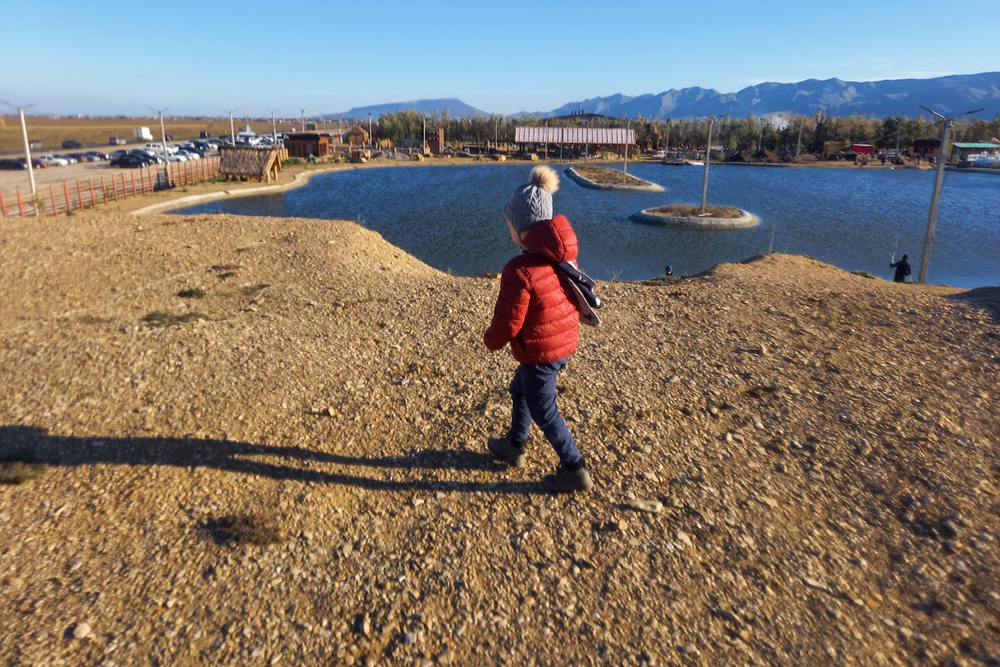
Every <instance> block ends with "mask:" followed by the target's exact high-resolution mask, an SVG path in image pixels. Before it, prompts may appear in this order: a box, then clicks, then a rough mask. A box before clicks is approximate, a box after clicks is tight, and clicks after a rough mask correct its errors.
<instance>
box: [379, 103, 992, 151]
mask: <svg viewBox="0 0 1000 667" xmlns="http://www.w3.org/2000/svg"><path fill="white" fill-rule="evenodd" d="M425 122H426V127H427V129H429V130H430V129H435V128H439V127H443V128H444V130H445V139H446V140H447V141H448V143H450V144H452V145H455V144H479V145H486V144H487V143H490V144H492V143H493V142H494V141H498V142H499V143H500V144H507V143H513V141H514V127H515V126H517V125H522V126H523V125H536V126H538V125H549V126H552V127H560V126H564V127H586V126H588V125H589V124H592V125H593V126H594V127H607V126H608V125H609V124H610V125H612V126H615V127H624V126H626V124H627V125H628V126H629V127H630V128H632V129H634V130H635V133H636V143H637V144H638V145H639V146H644V145H647V144H648V145H649V146H652V147H654V148H664V147H670V148H690V149H697V148H704V145H705V139H706V135H707V133H708V127H707V125H708V121H707V120H706V119H703V118H694V119H690V118H683V119H676V120H675V119H667V120H665V121H661V120H650V119H646V118H642V117H641V116H640V117H639V118H637V119H632V120H630V121H628V120H625V119H607V118H595V119H590V120H588V119H569V120H549V119H545V118H512V117H509V116H475V117H472V118H451V117H450V116H449V114H448V113H447V112H446V113H444V114H443V115H434V116H426V117H425V116H421V115H419V114H417V112H416V111H413V110H410V111H405V112H398V113H392V114H383V115H382V116H381V117H380V118H379V119H378V126H377V128H376V129H375V135H376V137H377V138H380V139H389V140H391V141H393V142H394V143H395V144H397V145H398V144H400V143H401V142H404V141H405V140H413V141H417V142H419V141H421V139H422V136H423V130H424V123H425ZM800 131H801V138H800V134H799V133H800ZM940 132H941V130H940V125H939V124H938V122H937V119H936V118H933V117H926V116H923V115H919V116H916V117H912V118H911V117H908V116H889V117H886V118H882V119H879V118H875V117H874V116H826V115H824V114H822V113H817V114H815V115H813V116H798V115H795V116H788V117H783V118H780V119H779V118H777V117H772V118H770V119H765V118H760V117H755V116H749V117H746V118H721V119H717V120H716V126H715V130H714V134H713V143H716V144H717V145H718V144H721V145H722V146H723V148H724V149H726V150H728V151H734V150H751V151H756V150H757V149H758V148H762V149H766V150H771V151H777V150H794V149H795V146H796V144H798V143H799V142H800V141H801V144H800V145H801V151H802V152H819V151H820V150H822V148H823V142H825V141H850V142H858V143H874V144H875V145H876V146H877V147H879V148H896V147H897V145H898V146H899V148H901V149H903V150H906V148H907V147H908V146H909V145H910V144H911V143H912V142H913V141H914V140H916V139H934V138H937V137H938V136H939V135H940ZM998 136H1000V114H997V115H996V117H994V118H993V119H992V120H983V119H980V118H962V119H960V120H958V121H957V122H956V123H955V125H954V128H953V132H952V140H953V141H989V140H991V139H994V138H996V137H998Z"/></svg>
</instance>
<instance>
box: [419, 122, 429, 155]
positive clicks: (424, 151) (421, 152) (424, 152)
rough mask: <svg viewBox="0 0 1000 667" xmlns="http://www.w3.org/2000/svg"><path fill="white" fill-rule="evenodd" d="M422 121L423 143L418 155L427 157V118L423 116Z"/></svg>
mask: <svg viewBox="0 0 1000 667" xmlns="http://www.w3.org/2000/svg"><path fill="white" fill-rule="evenodd" d="M422 120H423V121H424V143H423V146H422V147H421V149H420V154H421V155H427V116H423V117H422Z"/></svg>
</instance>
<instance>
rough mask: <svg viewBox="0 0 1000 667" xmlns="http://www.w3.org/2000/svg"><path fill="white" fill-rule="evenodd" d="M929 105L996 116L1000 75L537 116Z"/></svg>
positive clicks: (613, 105)
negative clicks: (977, 110)
mask: <svg viewBox="0 0 1000 667" xmlns="http://www.w3.org/2000/svg"><path fill="white" fill-rule="evenodd" d="M921 105H923V106H929V107H932V108H934V109H936V110H937V111H940V112H942V113H945V114H962V113H965V112H966V111H970V110H972V109H977V108H980V107H983V108H984V111H983V112H982V113H980V114H978V115H979V116H980V117H981V118H992V117H993V116H995V115H996V114H998V113H1000V72H984V73H982V74H957V75H952V76H942V77H938V78H936V79H895V80H885V81H842V80H841V79H826V80H824V81H820V80H817V79H808V80H806V81H799V82H798V83H761V84H758V85H756V86H749V87H747V88H744V89H743V90H741V91H739V92H736V93H720V92H718V91H717V90H713V89H711V88H698V87H695V88H682V89H681V90H674V89H671V90H668V91H666V92H663V93H659V94H658V95H653V94H646V95H639V96H638V97H629V96H627V95H621V94H618V95H610V96H608V97H594V98H591V99H587V100H583V101H581V102H570V103H569V104H564V105H563V106H561V107H559V108H557V109H553V110H552V111H550V112H548V113H543V114H539V115H542V116H561V115H564V114H569V113H572V112H574V111H583V112H587V113H600V114H605V115H608V116H622V115H624V116H626V117H629V118H635V117H637V116H638V115H639V114H642V115H643V116H645V117H646V118H660V119H665V118H667V117H673V118H684V117H689V116H695V115H698V114H700V115H708V114H715V115H722V114H730V115H731V116H735V117H743V116H749V115H751V114H753V115H755V116H763V115H766V114H770V113H796V114H806V115H812V114H814V113H816V112H817V111H822V112H824V113H826V114H827V115H829V116H849V115H853V114H863V115H867V114H875V115H876V116H880V117H884V116H892V115H895V114H905V115H908V116H915V115H917V114H919V113H923V112H922V111H921V109H920V106H921Z"/></svg>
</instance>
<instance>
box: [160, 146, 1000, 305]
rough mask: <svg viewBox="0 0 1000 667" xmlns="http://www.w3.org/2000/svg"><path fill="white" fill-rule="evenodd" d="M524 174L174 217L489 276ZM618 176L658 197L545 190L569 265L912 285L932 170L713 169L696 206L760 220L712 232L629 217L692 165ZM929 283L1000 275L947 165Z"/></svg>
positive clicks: (670, 188)
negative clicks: (766, 258)
mask: <svg viewBox="0 0 1000 667" xmlns="http://www.w3.org/2000/svg"><path fill="white" fill-rule="evenodd" d="M609 166H613V167H618V168H620V167H621V164H620V163H618V164H612V165H609ZM530 171H531V165H524V164H511V165H500V164H493V165H475V166H471V165H470V166H467V167H465V166H456V167H424V168H407V167H402V168H384V169H379V168H373V169H357V170H350V171H342V172H336V173H330V174H321V175H317V176H314V177H313V178H312V179H311V180H310V181H309V183H308V184H307V185H305V186H303V187H301V188H298V189H296V190H291V191H288V192H284V193H280V194H274V195H267V196H260V197H245V198H235V199H228V200H224V201H217V202H211V203H206V204H202V205H199V206H194V207H191V208H187V209H183V210H181V211H177V213H214V212H222V211H224V212H227V213H237V214H241V215H262V216H295V217H304V218H326V219H338V220H339V219H346V220H356V221H358V222H360V223H361V224H363V225H365V226H366V227H369V228H371V229H374V230H376V231H378V232H379V233H381V234H382V236H383V237H385V238H386V240H388V241H389V242H390V243H392V244H394V245H396V246H399V247H400V248H403V249H405V250H406V251H408V252H410V253H412V254H413V255H415V256H416V257H419V258H420V259H421V260H423V261H424V262H426V263H428V264H430V265H431V266H434V267H436V268H438V269H442V270H451V271H453V272H455V273H457V274H460V275H469V276H472V275H479V274H481V273H483V272H486V271H499V270H500V269H501V268H502V267H503V265H504V262H506V261H507V259H509V258H510V256H511V255H512V254H513V252H514V248H513V245H512V244H511V241H510V236H509V234H508V232H507V227H506V225H505V224H504V220H503V215H502V214H501V209H502V208H503V205H504V203H506V201H507V199H508V197H509V196H510V194H511V193H512V192H513V190H514V188H515V187H517V186H518V185H521V184H523V183H525V182H526V181H527V178H528V173H529V172H530ZM628 171H629V173H630V174H634V175H636V176H639V177H641V178H645V179H647V180H650V181H653V182H654V183H659V184H660V185H662V186H664V187H665V188H666V192H660V193H642V194H639V193H627V194H626V193H616V192H603V191H598V190H588V189H585V188H582V187H580V186H578V185H576V184H575V183H573V182H572V181H570V180H569V179H568V178H567V177H566V176H565V175H562V178H561V180H562V185H561V188H560V190H559V192H557V193H556V194H555V197H554V200H555V210H556V212H557V213H563V214H565V215H566V216H567V217H568V218H569V220H570V222H571V223H572V224H573V226H574V228H575V229H576V232H577V235H578V236H579V239H580V264H581V266H582V268H583V269H584V270H585V271H587V272H589V273H590V274H591V275H592V276H594V277H595V278H599V279H608V278H613V277H618V278H621V279H625V280H636V279H643V278H649V277H652V276H654V275H657V274H659V273H662V271H663V267H664V265H666V264H671V265H673V267H674V272H675V273H677V274H678V275H682V274H693V273H698V272H700V271H704V270H705V269H708V268H710V267H712V266H714V265H715V264H718V263H719V262H731V261H740V260H744V259H747V258H749V257H753V256H754V255H759V254H761V253H764V252H767V251H768V249H769V248H771V247H772V246H773V249H774V250H775V251H781V252H789V253H795V254H800V255H811V256H813V257H816V258H817V259H820V260H822V261H824V262H828V263H830V264H834V265H836V266H839V267H841V268H843V269H846V270H848V271H855V270H862V271H868V272H869V273H872V274H875V275H878V276H882V277H885V278H891V276H892V271H891V270H890V269H889V260H890V258H891V256H892V255H893V252H894V251H895V257H896V259H899V258H900V256H902V254H903V253H908V254H909V255H910V263H911V264H912V265H913V276H912V278H913V279H914V280H915V279H916V274H917V271H918V267H919V264H920V254H921V250H922V248H923V238H924V230H925V228H926V225H927V211H928V207H929V204H930V197H931V188H932V185H933V180H934V174H933V172H932V171H928V170H923V171H917V170H911V169H898V170H888V169H870V170H865V169H851V168H845V169H822V168H816V169H809V168H801V169H792V168H767V167H741V166H726V165H712V167H711V168H710V172H709V191H708V200H709V203H713V204H725V205H729V206H737V207H739V208H744V209H747V210H748V211H751V212H752V213H755V214H757V215H758V216H759V217H760V219H761V224H760V225H759V226H757V227H755V228H752V229H745V230H725V231H690V230H674V229H668V228H664V227H657V226H650V225H643V224H638V223H634V222H631V221H629V220H628V217H629V216H630V215H631V214H632V213H634V212H636V211H639V210H641V209H644V208H649V207H652V206H659V205H662V204H666V203H688V204H698V203H700V202H701V181H702V175H703V169H701V168H698V167H672V166H670V167H668V166H663V165H659V164H651V163H642V164H630V165H629V168H628ZM897 238H898V243H897ZM928 280H929V282H931V283H935V284H938V283H946V284H949V285H954V286H958V287H978V286H983V285H997V284H998V283H1000V176H997V175H991V174H976V173H957V172H952V171H949V172H947V174H946V177H945V184H944V191H943V193H942V198H941V206H940V209H939V213H938V220H937V227H936V240H935V245H934V249H933V252H932V255H931V264H930V270H929V275H928Z"/></svg>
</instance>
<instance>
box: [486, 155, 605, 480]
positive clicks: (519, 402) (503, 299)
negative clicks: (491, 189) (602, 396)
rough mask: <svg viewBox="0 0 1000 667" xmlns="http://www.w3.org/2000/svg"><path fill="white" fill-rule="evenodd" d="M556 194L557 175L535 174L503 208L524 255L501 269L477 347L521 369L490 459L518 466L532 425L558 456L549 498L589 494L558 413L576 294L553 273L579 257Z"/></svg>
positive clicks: (575, 322)
mask: <svg viewBox="0 0 1000 667" xmlns="http://www.w3.org/2000/svg"><path fill="white" fill-rule="evenodd" d="M558 189H559V176H558V175H557V174H556V172H554V171H553V170H552V169H550V168H549V167H535V168H534V169H533V170H532V172H531V179H530V182H529V183H528V184H527V185H522V186H521V187H519V188H517V190H515V191H514V195H513V196H512V197H511V198H510V201H508V202H507V205H506V206H505V207H504V210H503V212H504V218H505V219H506V221H507V227H508V228H509V229H510V235H511V239H512V240H513V241H514V244H515V245H517V246H518V247H520V248H521V249H522V250H521V254H520V255H518V256H517V257H515V258H513V259H511V260H510V261H509V262H507V265H506V266H504V269H503V274H502V275H501V278H500V294H499V296H498V297H497V302H496V306H495V308H494V310H493V321H492V322H491V323H490V327H489V329H487V330H486V333H485V334H484V335H483V342H484V343H486V347H487V348H489V349H490V350H492V351H494V352H495V351H497V350H500V349H502V348H503V347H504V346H505V345H507V344H508V343H510V347H511V351H512V352H513V354H514V358H515V359H517V360H518V361H519V362H521V365H520V366H519V367H518V369H517V371H516V372H515V373H514V379H513V381H512V382H511V383H510V395H511V399H512V400H513V406H512V410H511V424H510V431H509V432H508V433H507V435H506V436H504V437H502V438H492V439H490V441H489V444H488V447H489V451H490V455H491V456H492V457H493V458H494V459H495V460H498V461H503V462H506V463H508V464H510V465H512V466H514V467H516V468H520V467H522V466H523V465H524V454H525V451H524V450H525V445H526V444H527V441H528V433H529V430H530V428H531V422H532V421H534V422H535V423H536V424H538V426H539V428H541V430H542V432H543V433H544V434H545V438H546V439H547V440H548V441H549V444H551V445H552V448H553V449H555V451H556V454H557V455H558V456H559V467H558V468H557V469H556V472H555V474H554V475H548V476H546V478H545V482H546V484H547V485H548V486H549V487H550V488H551V489H552V490H553V491H556V492H559V493H566V492H570V491H585V490H588V489H590V488H591V487H592V486H593V483H592V482H591V479H590V473H589V472H588V471H587V466H586V464H585V463H584V460H583V457H582V456H581V455H580V450H579V449H577V447H576V442H575V441H574V440H573V435H572V434H571V433H570V432H569V429H568V428H567V427H566V422H564V421H563V418H562V416H561V415H560V414H559V408H558V407H557V406H556V374H557V373H558V372H559V371H561V370H562V369H563V368H565V367H566V362H567V360H568V358H569V355H570V354H572V353H573V352H574V351H575V350H576V346H577V339H578V335H579V328H580V313H581V311H580V309H579V307H578V305H577V303H578V301H577V298H576V296H575V294H574V289H573V287H572V286H571V285H570V283H569V281H568V280H567V279H566V278H565V277H563V276H562V271H561V270H560V268H559V267H558V265H559V264H560V263H562V262H573V261H574V260H576V256H577V240H576V233H575V232H574V231H573V228H572V227H571V226H570V224H569V220H567V219H566V217H565V216H563V215H557V216H555V217H553V215H552V194H553V193H554V192H555V191H556V190H558ZM591 285H593V283H591ZM598 305H599V302H598Z"/></svg>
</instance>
